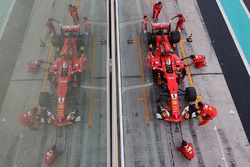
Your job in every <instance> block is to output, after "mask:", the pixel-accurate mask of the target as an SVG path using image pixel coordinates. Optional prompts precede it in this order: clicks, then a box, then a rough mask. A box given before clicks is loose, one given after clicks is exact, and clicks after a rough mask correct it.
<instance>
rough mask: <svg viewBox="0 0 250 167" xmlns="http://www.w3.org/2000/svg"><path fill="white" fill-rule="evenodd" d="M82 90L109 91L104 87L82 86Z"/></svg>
mask: <svg viewBox="0 0 250 167" xmlns="http://www.w3.org/2000/svg"><path fill="white" fill-rule="evenodd" d="M82 88H84V89H92V90H102V91H105V90H107V88H106V87H104V86H87V85H82Z"/></svg>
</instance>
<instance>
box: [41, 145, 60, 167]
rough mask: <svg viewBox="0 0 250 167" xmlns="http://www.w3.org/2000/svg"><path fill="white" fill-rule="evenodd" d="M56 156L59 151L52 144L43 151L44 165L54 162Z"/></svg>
mask: <svg viewBox="0 0 250 167" xmlns="http://www.w3.org/2000/svg"><path fill="white" fill-rule="evenodd" d="M58 156H59V151H58V150H57V148H56V146H55V145H54V146H52V147H50V148H49V149H47V150H46V151H45V154H44V159H43V161H44V163H45V164H46V165H48V166H50V165H52V164H53V163H54V162H55V160H56V159H57V157H58Z"/></svg>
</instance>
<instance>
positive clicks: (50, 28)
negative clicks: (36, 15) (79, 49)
mask: <svg viewBox="0 0 250 167" xmlns="http://www.w3.org/2000/svg"><path fill="white" fill-rule="evenodd" d="M53 22H56V23H60V22H59V21H57V20H56V19H53V18H48V20H47V21H46V23H45V26H46V27H47V32H48V34H50V35H51V36H52V35H54V34H56V29H55V26H54V24H53Z"/></svg>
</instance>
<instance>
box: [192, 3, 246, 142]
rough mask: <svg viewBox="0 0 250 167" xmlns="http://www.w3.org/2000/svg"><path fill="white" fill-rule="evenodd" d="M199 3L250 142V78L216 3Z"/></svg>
mask: <svg viewBox="0 0 250 167" xmlns="http://www.w3.org/2000/svg"><path fill="white" fill-rule="evenodd" d="M197 3H198V5H199V7H200V10H201V14H202V16H203V19H204V21H205V24H206V27H207V30H208V33H209V36H210V38H211V41H212V45H213V47H214V49H215V52H216V55H217V57H218V60H219V63H220V66H221V68H222V71H223V73H224V76H225V79H226V82H227V85H228V87H229V90H230V92H231V95H232V98H233V100H234V103H235V105H236V108H237V110H238V112H239V115H240V119H241V122H242V124H243V127H244V130H245V132H246V135H247V138H248V141H249V140H250V121H249V120H250V112H249V111H250V110H249V105H250V89H249V86H250V77H249V75H248V73H247V71H246V68H245V66H244V64H243V62H242V59H241V57H240V54H239V52H238V50H237V48H236V46H235V44H234V41H233V39H232V37H231V34H230V32H229V30H228V28H227V25H226V23H225V21H224V19H223V17H222V15H221V12H220V10H219V8H218V6H217V3H216V1H215V0H212V1H206V0H198V1H197ZM248 4H249V3H248ZM248 6H249V5H248ZM232 10H233V9H232ZM246 40H248V39H246ZM222 98H223V97H222Z"/></svg>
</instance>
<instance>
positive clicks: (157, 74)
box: [147, 22, 216, 123]
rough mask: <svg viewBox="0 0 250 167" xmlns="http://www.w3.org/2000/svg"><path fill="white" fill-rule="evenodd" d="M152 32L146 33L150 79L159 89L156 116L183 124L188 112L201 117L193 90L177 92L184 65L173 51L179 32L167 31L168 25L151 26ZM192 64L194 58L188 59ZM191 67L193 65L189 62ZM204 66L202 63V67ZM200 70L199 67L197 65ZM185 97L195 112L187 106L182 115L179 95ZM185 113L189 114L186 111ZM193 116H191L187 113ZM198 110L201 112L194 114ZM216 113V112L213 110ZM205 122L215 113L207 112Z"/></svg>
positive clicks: (154, 24) (183, 72)
mask: <svg viewBox="0 0 250 167" xmlns="http://www.w3.org/2000/svg"><path fill="white" fill-rule="evenodd" d="M151 25H152V32H148V33H147V39H148V59H149V63H150V66H151V68H152V70H153V77H154V79H155V80H156V83H157V85H158V86H160V89H161V93H160V96H161V99H163V98H164V100H161V104H159V112H158V113H157V118H158V119H163V120H166V121H169V122H182V121H183V120H185V119H189V118H191V117H187V113H188V114H191V115H192V116H194V115H195V116H197V115H202V111H204V110H199V109H198V108H197V107H196V106H195V105H194V103H195V101H196V99H197V94H196V90H195V88H194V87H187V88H186V89H185V91H184V90H181V89H180V84H182V83H183V79H184V77H185V75H186V70H185V68H186V66H185V65H184V63H183V62H182V59H181V58H180V57H179V56H178V55H177V53H176V52H175V50H174V49H173V48H174V47H173V46H174V45H175V44H177V43H179V42H180V37H181V36H180V32H179V31H170V30H171V26H170V24H169V23H152V22H151ZM190 57H191V59H192V60H193V61H194V60H195V59H194V58H193V57H194V56H190ZM191 64H194V63H191ZM202 65H203V66H204V62H203V64H202ZM199 67H201V66H199ZM180 95H184V96H185V99H186V101H187V102H188V103H189V104H191V105H192V106H191V107H190V108H192V107H194V108H195V109H194V110H189V107H186V108H185V110H184V111H183V112H181V110H180V109H181V107H180V102H179V96H180ZM187 110H188V111H187ZM191 111H192V112H193V113H194V114H193V113H190V112H191ZM197 111H201V112H197ZM214 112H216V111H214ZM206 115H210V116H207V117H206V119H207V121H205V122H206V123H207V122H208V121H209V120H211V119H212V118H214V117H215V116H214V115H216V114H213V113H210V112H209V111H208V110H207V111H206Z"/></svg>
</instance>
